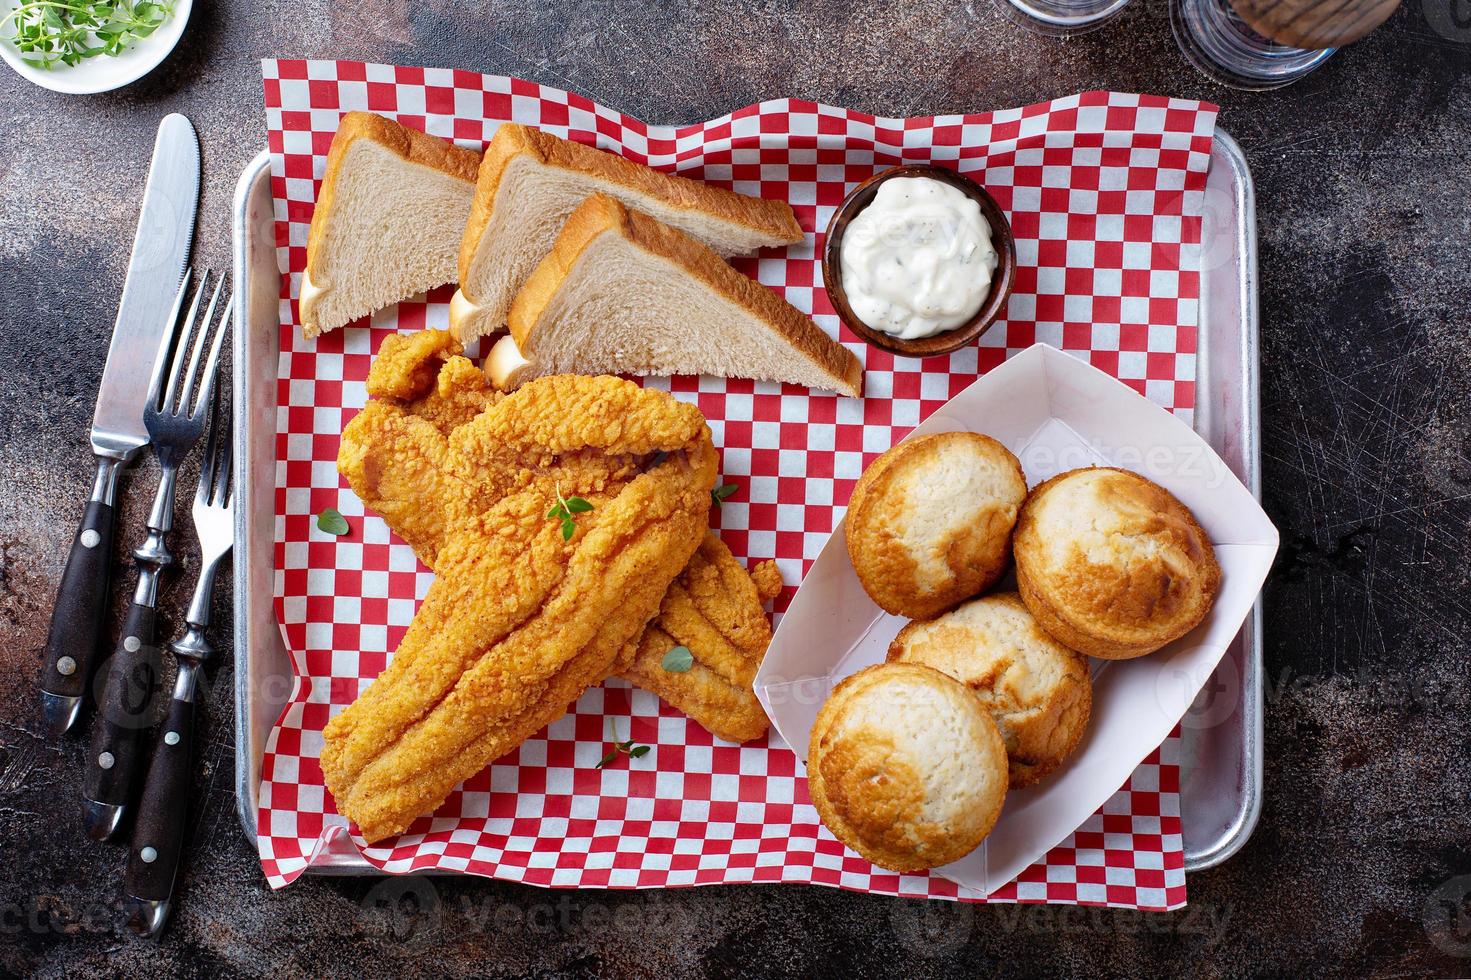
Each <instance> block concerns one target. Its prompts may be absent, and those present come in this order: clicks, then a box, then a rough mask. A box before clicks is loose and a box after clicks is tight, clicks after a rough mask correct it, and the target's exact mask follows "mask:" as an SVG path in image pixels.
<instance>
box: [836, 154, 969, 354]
mask: <svg viewBox="0 0 1471 980" xmlns="http://www.w3.org/2000/svg"><path fill="white" fill-rule="evenodd" d="M839 253H840V256H841V262H842V267H843V291H844V292H845V293H847V296H848V306H849V308H850V309H852V311H853V315H854V316H856V317H858V319H860V320H862V321H863V322H864V323H865V324H867V325H868V326H870V327H872V328H873V329H875V330H881V331H883V332H884V333H886V334H889V335H890V336H894V337H898V338H900V339H902V340H917V339H919V338H921V337H932V336H934V335H935V334H937V333H944V332H945V331H946V330H953V329H954V328H956V327H958V326H960V325H961V324H962V323H964V322H965V321H967V320H969V319H970V318H971V317H973V316H975V315H976V311H978V310H979V309H980V308H981V304H982V303H984V302H985V301H986V296H987V295H988V294H989V293H990V291H991V276H992V274H993V273H994V272H995V271H996V249H995V248H994V247H993V246H992V244H991V226H990V224H989V223H987V221H986V218H985V216H984V215H983V214H981V206H980V205H979V204H977V203H976V202H975V200H974V199H973V198H971V197H970V195H968V194H966V193H965V192H964V191H962V190H961V189H960V188H958V187H955V186H954V185H952V184H947V183H945V182H944V181H940V180H935V179H934V178H932V177H891V178H889V179H888V180H885V181H883V182H882V183H880V184H879V188H878V192H877V193H876V194H874V197H873V201H872V202H871V203H870V204H869V205H868V207H866V208H864V209H863V210H862V211H860V212H858V215H857V216H856V217H855V218H854V219H853V220H852V221H850V222H849V223H848V228H847V230H846V231H845V232H843V241H842V245H841V246H840V248H839Z"/></svg>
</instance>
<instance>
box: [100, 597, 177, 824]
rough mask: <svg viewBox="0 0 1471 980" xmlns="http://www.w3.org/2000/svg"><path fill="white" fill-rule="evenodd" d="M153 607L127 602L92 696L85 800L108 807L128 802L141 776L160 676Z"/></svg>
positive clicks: (160, 665)
mask: <svg viewBox="0 0 1471 980" xmlns="http://www.w3.org/2000/svg"><path fill="white" fill-rule="evenodd" d="M154 617H155V612H154V608H153V606H151V605H143V604H141V603H138V602H136V601H135V602H133V603H131V604H130V605H129V606H128V615H127V617H126V618H125V619H124V620H123V631H122V633H121V635H120V636H119V637H118V644H117V647H116V649H115V650H114V651H113V654H112V659H111V660H110V661H108V664H107V677H106V683H105V684H104V685H103V687H102V690H101V692H100V694H99V696H98V698H97V718H96V720H95V721H94V722H93V724H92V753H91V755H90V756H89V757H88V759H87V777H86V784H85V793H86V796H87V799H89V800H93V801H95V802H98V803H110V804H112V805H114V806H126V805H127V804H129V803H131V802H132V797H133V790H134V789H135V788H136V787H137V785H138V777H139V775H140V774H141V772H142V768H143V765H142V760H141V759H140V758H139V757H140V754H141V753H140V747H141V746H142V744H143V732H144V730H146V729H147V728H148V725H149V723H150V722H151V720H152V718H153V706H154V704H155V703H156V702H155V700H154V699H155V698H156V696H157V693H158V685H159V678H160V677H161V676H162V673H163V671H162V661H161V654H160V652H159V648H158V644H157V643H156V642H155V641H154Z"/></svg>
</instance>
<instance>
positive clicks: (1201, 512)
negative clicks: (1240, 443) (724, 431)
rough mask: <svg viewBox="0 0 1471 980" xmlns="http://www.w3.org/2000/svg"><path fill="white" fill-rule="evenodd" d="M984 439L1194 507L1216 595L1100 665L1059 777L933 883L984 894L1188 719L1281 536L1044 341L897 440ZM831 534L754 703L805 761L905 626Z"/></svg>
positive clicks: (1133, 400) (1218, 467)
mask: <svg viewBox="0 0 1471 980" xmlns="http://www.w3.org/2000/svg"><path fill="white" fill-rule="evenodd" d="M951 431H973V432H983V433H985V434H987V435H989V436H991V437H992V438H994V439H997V440H998V441H1000V442H1001V443H1003V444H1004V445H1005V446H1006V447H1007V448H1008V449H1010V450H1011V451H1012V452H1013V453H1015V454H1016V456H1017V458H1018V459H1020V460H1021V463H1022V468H1023V470H1025V471H1026V475H1027V484H1028V486H1036V485H1037V484H1038V483H1040V482H1042V481H1043V480H1046V479H1047V478H1049V477H1051V476H1054V475H1056V474H1058V473H1061V472H1064V471H1066V470H1070V469H1075V468H1077V467H1080V466H1090V465H1095V464H1096V465H1108V466H1118V467H1121V468H1124V469H1129V470H1134V471H1135V472H1138V473H1141V474H1143V475H1145V476H1147V477H1149V478H1150V479H1151V480H1154V481H1155V482H1156V483H1158V484H1160V485H1161V486H1163V487H1165V488H1166V489H1168V490H1169V491H1170V492H1171V493H1173V494H1174V495H1175V496H1176V497H1178V498H1180V500H1181V501H1182V502H1183V503H1184V504H1185V505H1186V506H1188V507H1189V508H1190V509H1191V510H1192V511H1194V513H1195V516H1196V518H1197V519H1198V520H1199V522H1200V524H1201V526H1202V527H1203V528H1205V531H1206V533H1207V534H1208V535H1209V536H1210V540H1211V544H1212V545H1213V546H1214V547H1215V551H1216V559H1217V560H1218V561H1219V562H1220V566H1221V572H1222V583H1221V586H1222V587H1221V593H1220V595H1219V596H1218V598H1217V599H1216V604H1215V606H1214V608H1213V609H1212V610H1211V612H1210V615H1209V616H1207V617H1206V619H1205V621H1204V622H1203V623H1201V624H1200V626H1199V627H1197V628H1196V629H1195V630H1194V631H1193V632H1191V633H1190V634H1188V635H1186V636H1184V637H1182V638H1181V639H1179V640H1177V641H1176V642H1174V643H1172V644H1170V645H1169V646H1168V647H1165V648H1164V649H1163V650H1160V651H1158V652H1156V653H1154V654H1151V655H1149V656H1147V657H1141V658H1139V659H1137V660H1128V661H1117V662H1112V663H1108V662H1104V661H1092V664H1093V668H1094V669H1093V716H1092V720H1091V721H1090V723H1089V731H1088V733H1087V734H1086V735H1085V736H1084V739H1083V741H1082V744H1080V745H1079V746H1078V749H1077V751H1076V752H1075V753H1074V754H1073V756H1072V757H1071V758H1070V759H1069V760H1068V762H1067V763H1066V764H1065V765H1064V766H1063V767H1062V768H1061V769H1059V770H1058V771H1057V772H1055V773H1053V774H1052V775H1051V776H1049V777H1047V778H1046V779H1044V780H1043V781H1042V782H1041V783H1039V784H1038V785H1036V786H1030V787H1027V788H1026V789H1022V790H1015V791H1012V792H1011V793H1009V794H1008V795H1007V798H1006V807H1005V809H1004V810H1003V811H1002V814H1001V819H1000V821H999V822H998V823H997V824H996V829H995V830H994V831H993V832H992V833H991V836H990V837H989V838H987V840H986V842H985V843H984V844H982V845H981V847H980V848H978V849H977V850H976V851H974V852H973V853H971V854H970V855H968V856H967V857H965V858H962V859H961V860H959V861H956V862H955V863H954V864H950V865H946V866H945V867H943V868H940V869H938V871H939V873H940V874H942V875H944V876H945V877H946V878H949V879H951V880H952V881H955V882H957V883H959V884H961V885H964V886H966V887H968V888H973V889H976V890H978V891H980V892H982V893H985V894H989V893H990V892H992V891H995V890H996V889H997V888H1000V887H1001V886H1002V885H1004V884H1006V883H1007V882H1009V881H1010V880H1011V879H1013V878H1015V877H1016V876H1017V875H1018V874H1020V873H1021V872H1022V871H1023V870H1024V869H1026V868H1027V867H1028V866H1030V865H1031V864H1033V863H1035V862H1036V861H1037V860H1038V859H1040V858H1041V857H1042V856H1043V855H1044V854H1046V853H1047V852H1048V851H1049V850H1051V849H1052V848H1053V847H1054V846H1056V845H1057V844H1058V843H1060V842H1061V841H1062V840H1063V839H1065V838H1066V837H1067V836H1068V835H1069V834H1070V833H1072V832H1073V831H1074V830H1075V829H1077V827H1078V826H1080V825H1081V824H1082V823H1083V822H1084V821H1085V820H1086V819H1087V818H1088V817H1090V816H1091V815H1092V814H1093V813H1095V812H1096V811H1097V810H1098V809H1099V807H1101V806H1102V805H1103V803H1104V802H1105V801H1106V800H1107V799H1108V798H1109V797H1110V796H1112V795H1113V794H1114V793H1115V792H1116V791H1117V790H1118V789H1119V787H1120V786H1122V785H1123V784H1124V782H1125V780H1127V779H1128V778H1129V775H1130V773H1132V772H1133V771H1134V769H1135V767H1137V766H1138V765H1139V763H1140V762H1142V761H1143V760H1144V758H1145V757H1146V756H1148V755H1149V754H1150V753H1151V752H1153V751H1154V750H1155V749H1156V748H1157V747H1158V746H1159V744H1160V743H1161V742H1163V741H1164V739H1165V737H1166V736H1167V735H1168V734H1169V733H1170V731H1171V730H1172V729H1173V728H1174V727H1175V725H1176V723H1177V722H1179V720H1180V719H1181V718H1182V717H1183V716H1184V714H1185V712H1186V711H1187V710H1188V709H1189V707H1190V704H1191V702H1192V701H1194V699H1195V695H1196V694H1197V693H1198V692H1199V691H1200V689H1201V687H1202V686H1203V685H1204V684H1205V682H1206V680H1207V679H1208V678H1209V677H1210V675H1211V672H1212V671H1213V670H1214V669H1215V666H1216V663H1217V662H1218V661H1219V660H1220V659H1221V656H1222V655H1223V654H1224V653H1225V652H1226V648H1227V647H1228V646H1229V644H1230V643H1231V640H1232V639H1233V638H1234V637H1235V636H1236V634H1237V632H1238V631H1239V630H1240V629H1241V624H1242V623H1243V622H1244V621H1245V619H1246V616H1247V613H1248V612H1249V611H1250V610H1251V606H1252V603H1253V602H1254V601H1255V600H1256V596H1257V593H1258V592H1259V591H1260V590H1261V587H1262V582H1263V581H1264V580H1265V578H1266V576H1267V571H1268V569H1270V568H1271V565H1272V559H1273V557H1274V556H1275V555H1276V553H1277V529H1276V528H1275V527H1273V526H1272V523H1271V521H1270V520H1268V519H1267V515H1266V514H1265V513H1263V511H1262V508H1261V506H1260V504H1258V503H1257V501H1256V499H1255V498H1254V497H1253V496H1252V495H1251V493H1250V491H1248V490H1247V489H1246V487H1244V486H1242V484H1241V482H1240V481H1239V480H1238V479H1237V478H1236V477H1235V475H1234V474H1232V473H1231V471H1230V469H1229V468H1228V467H1227V466H1226V464H1225V463H1224V462H1222V461H1221V458H1220V457H1219V456H1217V455H1216V454H1215V452H1214V451H1213V450H1212V449H1211V448H1210V446H1209V445H1207V444H1206V442H1205V441H1204V440H1203V439H1201V438H1200V437H1199V436H1198V435H1196V434H1195V432H1194V431H1193V430H1192V429H1191V428H1190V427H1189V426H1187V425H1186V424H1185V423H1184V422H1182V421H1181V420H1179V419H1177V418H1175V417H1174V416H1173V415H1171V414H1170V413H1169V412H1167V411H1165V410H1164V409H1162V408H1160V407H1159V406H1157V405H1155V404H1153V403H1152V402H1150V401H1149V400H1147V399H1146V398H1144V397H1143V396H1141V395H1139V394H1138V393H1136V392H1135V391H1134V390H1133V389H1131V388H1129V387H1128V386H1127V385H1125V384H1123V383H1122V382H1120V381H1118V380H1116V379H1114V378H1112V377H1110V376H1109V375H1107V374H1104V373H1103V372H1101V371H1099V370H1098V369H1096V368H1093V367H1091V366H1089V365H1087V364H1085V363H1083V362H1082V361H1080V360H1078V359H1076V358H1074V357H1072V356H1070V355H1068V354H1064V353H1063V352H1061V351H1059V350H1057V349H1056V348H1053V347H1049V346H1047V345H1045V344H1037V345H1035V346H1033V347H1031V348H1029V349H1028V350H1026V351H1023V352H1022V353H1021V354H1018V355H1017V356H1015V357H1013V358H1011V359H1010V360H1009V361H1007V362H1005V363H1004V364H1002V365H1000V366H999V367H997V368H995V369H994V370H992V371H991V372H990V373H988V374H987V375H985V376H984V377H982V378H981V379H979V380H978V381H976V382H975V383H974V384H972V385H971V386H970V387H969V388H967V389H966V390H965V391H963V392H961V393H960V394H958V395H956V396H955V397H954V398H952V399H950V401H949V402H947V403H946V404H945V405H944V406H943V407H942V408H940V409H939V410H937V411H936V412H935V413H934V414H933V415H931V416H930V417H929V418H928V419H926V420H925V421H924V422H923V423H921V424H920V425H919V426H918V427H917V428H915V430H914V431H913V432H911V433H910V434H909V435H908V436H907V437H906V439H912V438H915V437H916V436H923V435H930V434H933V433H936V432H951ZM845 523H846V521H845V522H844V523H841V524H839V525H838V527H837V529H836V530H835V531H834V532H833V535H832V538H831V539H830V540H829V541H828V543H827V545H826V546H825V547H824V548H823V550H822V553H821V554H820V555H819V556H818V558H817V561H816V562H815V563H814V564H813V566H812V569H811V571H809V572H808V573H807V575H806V577H805V578H804V579H803V581H802V586H801V588H799V589H798V590H797V594H796V596H795V598H793V600H792V604H791V606H790V608H788V610H787V612H786V615H785V616H784V617H783V618H782V621H781V625H780V626H779V627H778V629H777V631H776V635H775V637H773V639H772V642H771V647H770V649H769V650H768V651H767V653H766V659H765V661H764V662H763V663H762V665H761V670H760V672H758V673H757V675H756V682H755V687H756V696H757V697H758V698H759V699H760V700H761V704H762V705H763V706H764V707H765V708H766V713H767V714H768V715H770V716H771V720H772V722H773V724H775V725H776V728H777V731H779V732H780V733H781V735H782V738H783V739H785V740H786V742H787V744H788V745H790V746H791V747H792V749H793V751H795V752H796V753H797V757H798V758H799V759H801V760H802V762H803V763H804V764H805V763H806V761H807V746H808V741H809V734H810V733H811V730H812V723H813V722H814V721H815V720H816V718H817V712H818V709H819V708H821V707H822V704H823V702H824V701H825V700H826V699H827V696H828V694H829V693H830V692H831V691H832V688H833V686H834V685H836V684H837V683H838V682H839V681H841V680H842V679H843V678H845V677H847V676H848V675H849V674H852V673H854V672H855V671H858V670H861V669H862V668H864V667H867V666H870V665H872V664H876V663H879V662H881V661H882V660H883V659H884V653H885V651H886V650H887V648H888V645H889V641H890V640H892V639H893V638H894V635H895V634H896V633H898V632H899V629H900V627H902V626H903V625H904V623H905V622H906V620H905V619H903V618H902V617H899V616H891V615H889V614H888V613H886V612H884V611H883V610H882V609H880V608H879V607H878V606H876V605H874V602H873V600H872V599H870V598H869V597H868V595H867V593H865V592H864V591H863V587H862V586H861V585H860V584H859V582H858V577H857V576H856V575H855V574H854V572H853V566H852V564H851V563H850V562H849V560H848V550H847V546H846V543H845V540H844V535H843V530H844V524H845Z"/></svg>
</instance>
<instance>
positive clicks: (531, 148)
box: [460, 123, 804, 299]
mask: <svg viewBox="0 0 1471 980" xmlns="http://www.w3.org/2000/svg"><path fill="white" fill-rule="evenodd" d="M522 154H528V155H530V156H532V157H533V158H535V159H536V160H537V161H538V162H540V163H542V164H545V165H547V166H551V167H561V168H563V169H565V170H575V171H579V172H581V173H585V174H588V175H590V176H593V177H596V178H599V179H602V180H606V181H609V182H610V183H615V184H621V185H623V186H625V187H628V188H630V189H632V190H635V191H638V192H640V193H643V194H647V195H649V196H650V197H657V198H659V199H661V200H663V201H665V202H667V203H668V204H670V205H672V206H674V207H678V208H683V209H686V210H689V211H703V212H706V213H708V214H710V215H713V216H717V217H719V218H722V219H723V220H725V221H729V222H730V223H731V224H736V225H744V226H746V227H748V228H752V229H755V230H757V231H759V232H762V233H764V234H766V235H769V236H770V237H772V238H774V239H777V240H778V241H781V242H784V243H786V244H793V243H796V242H800V241H801V240H802V238H803V237H804V233H803V231H802V226H801V225H799V224H798V223H797V216H796V215H795V214H793V213H792V207H791V205H790V204H788V203H787V202H785V201H771V200H766V199H764V198H759V197H751V196H749V195H746V194H738V193H736V192H735V191H732V190H727V189H726V188H724V187H716V186H714V185H713V184H706V183H702V182H701V181H698V180H691V179H689V178H688V177H678V176H675V175H673V174H666V173H663V172H662V171H659V170H655V169H653V168H652V167H646V166H644V165H643V164H639V163H634V162H633V161H632V160H628V159H625V158H623V157H621V156H618V155H617V154H614V153H608V152H606V151H604V150H599V149H597V148H596V147H592V146H587V145H586V144H583V143H575V142H573V141H572V140H566V139H562V138H561V137H559V136H553V135H552V134H551V133H546V132H542V131H541V130H539V129H534V128H532V127H531V126H523V125H521V124H520V123H502V124H501V126H500V128H499V129H497V130H496V131H495V135H494V136H493V137H491V140H490V145H489V146H487V147H486V148H485V158H484V160H483V161H482V162H481V164H480V172H479V179H478V183H477V185H476V188H475V201H474V203H473V204H472V205H471V207H470V220H469V222H467V223H466V225H465V238H464V240H463V242H461V244H460V282H461V283H463V282H465V281H466V280H467V279H468V278H469V277H470V266H471V264H472V263H473V262H474V261H475V252H476V251H477V250H478V249H479V247H480V239H481V238H482V237H484V235H485V229H486V228H487V227H489V225H490V216H491V214H492V213H493V212H494V211H495V197H496V194H497V192H498V191H499V190H500V186H501V176H502V175H503V174H504V173H505V172H506V168H507V166H509V165H510V163H511V161H512V160H514V159H515V158H516V157H518V156H520V155H522ZM472 299H473V297H472Z"/></svg>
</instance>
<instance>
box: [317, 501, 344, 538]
mask: <svg viewBox="0 0 1471 980" xmlns="http://www.w3.org/2000/svg"><path fill="white" fill-rule="evenodd" d="M317 529H318V530H320V531H326V532H327V533H328V534H335V535H338V536H339V537H340V536H342V535H344V534H346V533H347V532H348V531H349V530H350V528H349V527H348V526H347V518H345V517H343V516H342V514H341V512H340V511H338V509H337V508H336V507H328V508H327V509H326V510H324V511H322V512H321V513H320V514H318V515H317Z"/></svg>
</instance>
